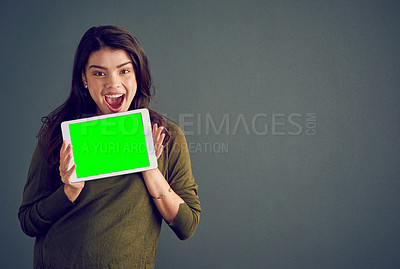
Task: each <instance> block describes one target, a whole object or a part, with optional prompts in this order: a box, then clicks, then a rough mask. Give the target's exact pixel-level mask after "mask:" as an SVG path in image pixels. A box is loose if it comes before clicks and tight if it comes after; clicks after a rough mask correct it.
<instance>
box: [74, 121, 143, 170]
mask: <svg viewBox="0 0 400 269" xmlns="http://www.w3.org/2000/svg"><path fill="white" fill-rule="evenodd" d="M69 132H70V137H71V144H72V150H73V155H74V161H75V164H76V175H77V178H82V177H88V176H93V175H100V174H107V173H113V172H118V171H123V170H130V169H135V168H139V167H145V166H149V158H148V152H147V147H146V139H145V136H144V130H143V122H142V116H141V113H135V114H129V115H124V116H120V117H110V118H104V119H99V120H94V121H86V122H79V123H74V124H70V125H69Z"/></svg>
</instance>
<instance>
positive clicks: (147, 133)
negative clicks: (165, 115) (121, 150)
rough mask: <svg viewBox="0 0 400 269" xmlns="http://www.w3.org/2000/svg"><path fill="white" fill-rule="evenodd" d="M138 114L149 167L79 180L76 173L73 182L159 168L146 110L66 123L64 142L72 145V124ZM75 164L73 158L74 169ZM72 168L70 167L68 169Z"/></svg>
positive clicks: (63, 126) (63, 131)
mask: <svg viewBox="0 0 400 269" xmlns="http://www.w3.org/2000/svg"><path fill="white" fill-rule="evenodd" d="M137 113H140V114H141V116H142V122H143V130H144V137H145V140H146V147H147V153H148V158H149V166H146V167H139V168H134V169H129V170H123V171H117V172H111V173H106V174H99V175H93V176H87V177H81V178H78V177H77V175H76V172H74V173H73V174H72V180H71V181H72V182H80V181H88V180H94V179H100V178H105V177H112V176H118V175H125V174H130V173H136V172H142V171H147V170H151V169H156V168H157V167H158V163H157V157H156V154H155V150H154V142H153V134H152V126H151V121H150V115H149V110H148V109H146V108H142V109H135V110H129V111H126V112H118V113H112V114H106V115H101V116H94V117H89V118H83V119H77V120H70V121H64V122H62V123H61V132H62V136H63V140H65V141H67V143H69V144H71V134H70V132H69V126H70V125H71V124H75V123H80V122H88V121H95V120H100V119H106V118H113V117H121V116H126V115H131V114H137ZM72 152H73V145H72ZM74 163H75V161H74V159H73V157H72V161H71V166H70V167H72V165H73V164H74ZM70 167H68V169H69V168H70Z"/></svg>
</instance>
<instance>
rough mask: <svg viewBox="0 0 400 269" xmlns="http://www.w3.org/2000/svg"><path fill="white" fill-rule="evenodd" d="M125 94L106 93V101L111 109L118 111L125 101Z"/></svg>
mask: <svg viewBox="0 0 400 269" xmlns="http://www.w3.org/2000/svg"><path fill="white" fill-rule="evenodd" d="M124 98H125V94H122V93H120V94H109V95H105V99H106V103H107V105H108V107H109V108H110V110H111V111H113V112H117V111H119V110H120V109H121V107H122V105H123V103H124Z"/></svg>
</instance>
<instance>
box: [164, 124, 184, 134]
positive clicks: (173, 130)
mask: <svg viewBox="0 0 400 269" xmlns="http://www.w3.org/2000/svg"><path fill="white" fill-rule="evenodd" d="M167 129H168V132H169V134H170V135H171V138H172V137H176V136H185V134H184V133H183V131H182V130H181V128H180V127H179V126H178V125H177V124H175V123H173V122H171V121H168V122H167Z"/></svg>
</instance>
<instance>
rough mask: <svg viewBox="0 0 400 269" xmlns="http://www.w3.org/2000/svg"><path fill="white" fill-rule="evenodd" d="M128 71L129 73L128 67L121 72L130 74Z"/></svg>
mask: <svg viewBox="0 0 400 269" xmlns="http://www.w3.org/2000/svg"><path fill="white" fill-rule="evenodd" d="M128 73H129V70H128V69H124V70H122V71H121V74H128Z"/></svg>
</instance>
